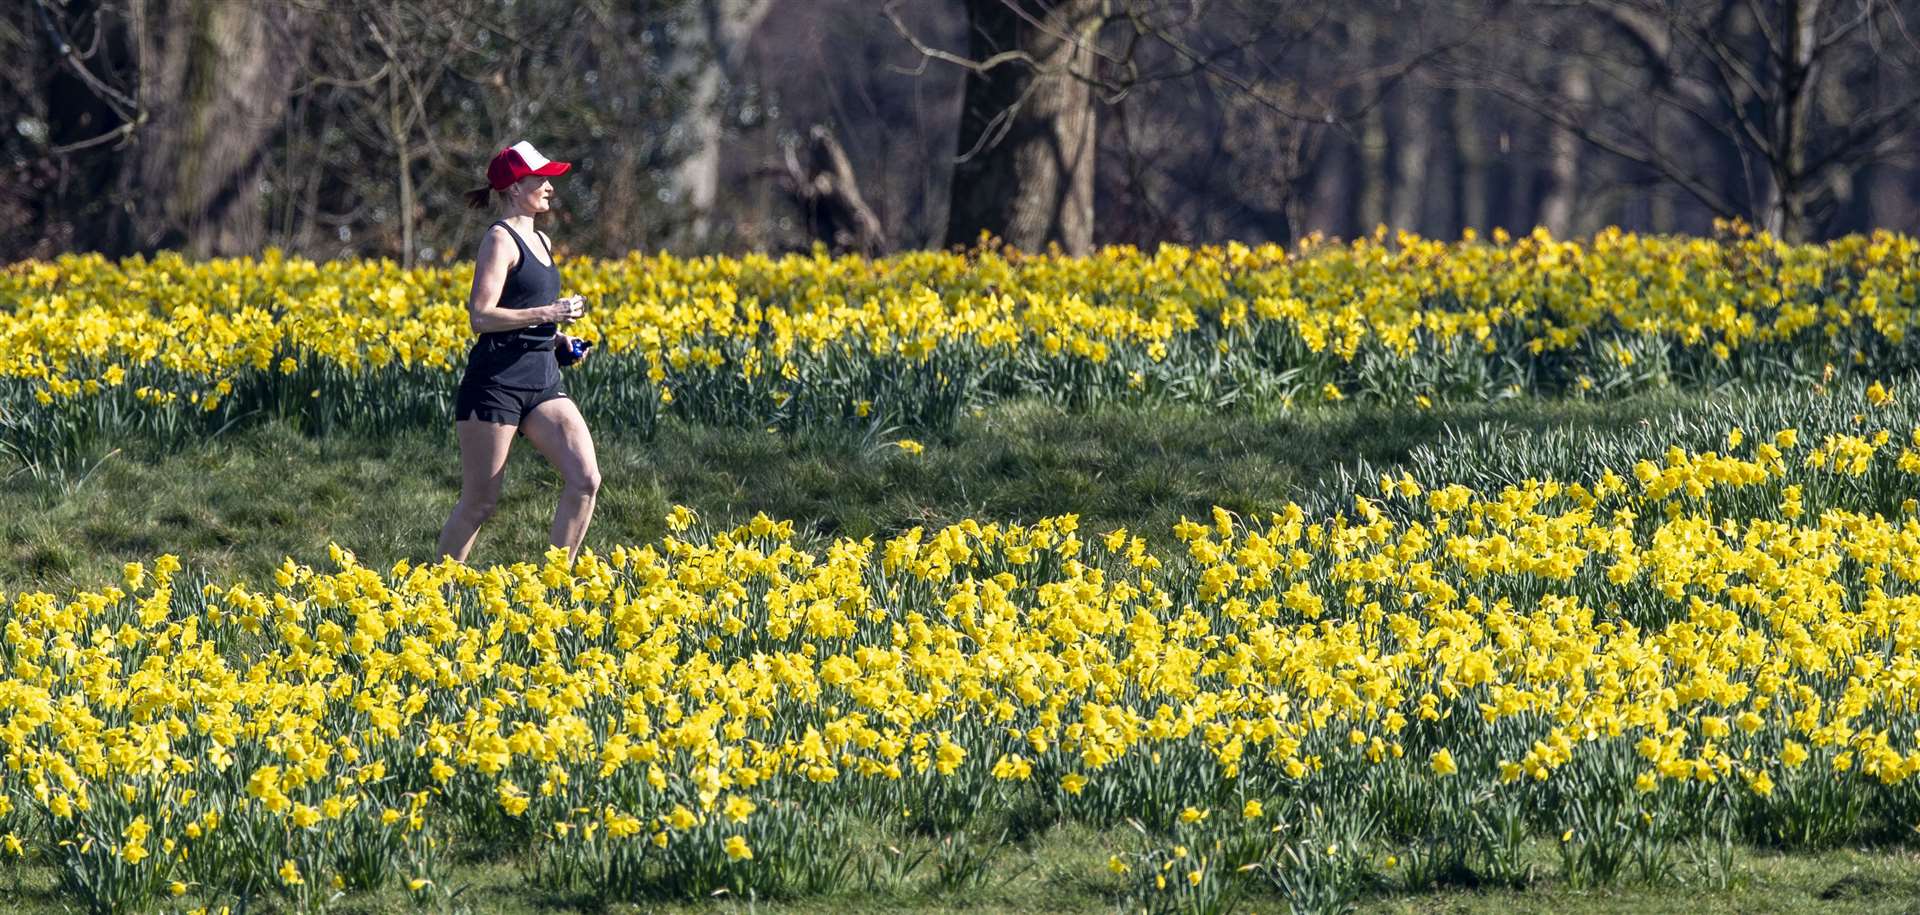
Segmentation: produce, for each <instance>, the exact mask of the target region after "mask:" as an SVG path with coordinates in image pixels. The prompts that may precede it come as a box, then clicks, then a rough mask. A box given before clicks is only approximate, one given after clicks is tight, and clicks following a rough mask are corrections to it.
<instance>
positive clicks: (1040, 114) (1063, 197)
mask: <svg viewBox="0 0 1920 915" xmlns="http://www.w3.org/2000/svg"><path fill="white" fill-rule="evenodd" d="M1101 5H1102V4H1101V3H1100V2H1099V0H1057V2H1055V3H1053V4H1052V6H1051V7H1049V8H1047V9H1045V10H1041V11H1038V12H1035V13H1034V15H1035V17H1036V18H1038V19H1039V21H1040V22H1041V23H1042V26H1041V27H1035V26H1034V25H1033V24H1032V23H1031V22H1028V21H1027V20H1026V19H1025V18H1023V17H1022V16H1021V15H1020V14H1019V13H1018V12H1016V11H1015V10H1013V9H1011V8H1010V7H1009V6H1008V5H1007V4H1005V3H1003V2H1002V0H967V17H968V21H969V25H970V35H971V41H970V42H969V55H970V56H971V57H972V58H973V59H974V60H975V61H982V60H986V59H987V58H990V57H992V56H993V55H995V54H998V53H1001V52H1003V51H1008V50H1013V49H1018V50H1020V51H1024V52H1025V53H1026V54H1028V55H1030V56H1031V57H1032V63H1027V62H1024V61H1015V62H1011V63H1003V64H1001V65H999V66H997V67H994V68H993V69H991V70H988V71H986V72H984V73H980V72H969V73H968V75H967V78H966V86H965V89H964V101H963V102H962V104H961V112H960V142H959V149H960V161H959V162H958V164H956V165H955V167H954V173H953V189H952V197H953V205H952V209H951V210H950V211H949V215H948V218H947V236H946V238H947V243H948V244H960V245H970V244H973V243H974V241H975V240H977V239H978V238H979V236H980V233H981V232H983V231H985V232H991V233H993V234H995V235H997V236H999V237H1000V238H1001V239H1002V240H1004V241H1006V242H1008V243H1010V244H1012V245H1014V246H1015V247H1018V248H1023V249H1026V250H1038V249H1040V248H1043V247H1045V246H1046V244H1047V243H1049V242H1058V243H1059V245H1060V247H1061V248H1062V249H1064V250H1065V251H1067V252H1069V253H1072V254H1084V253H1086V252H1088V251H1090V250H1092V248H1093V176H1094V167H1095V161H1096V160H1095V155H1094V152H1095V143H1094V136H1095V130H1094V128H1095V126H1096V122H1095V116H1094V107H1093V93H1092V90H1091V88H1090V87H1089V86H1088V85H1087V83H1086V82H1084V81H1082V80H1080V79H1076V78H1075V76H1074V74H1080V75H1081V76H1090V75H1092V72H1093V65H1094V55H1093V53H1092V51H1091V50H1090V48H1091V46H1092V44H1093V42H1094V40H1095V38H1096V36H1097V33H1098V32H1099V29H1100V25H1101V23H1102V21H1103V19H1102V16H1101V13H1100V8H1101ZM1028 11H1029V12H1031V11H1032V10H1031V7H1029V8H1028Z"/></svg>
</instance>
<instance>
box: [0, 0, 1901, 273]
mask: <svg viewBox="0 0 1920 915" xmlns="http://www.w3.org/2000/svg"><path fill="white" fill-rule="evenodd" d="M1917 112H1920V0H1907V2H1884V0H1820V2H1772V0H1619V2H1612V0H1504V2H1495V0H1433V2H1410V0H1407V2H1387V0H1345V2H1285V0H1051V2H1049V0H626V2H613V0H584V2H560V0H345V2H320V0H9V2H7V3H5V4H4V5H3V6H0V232H4V235H3V236H0V260H6V261H12V260H18V259H23V258H44V257H49V256H52V255H55V254H58V253H62V252H67V251H79V250H98V251H102V252H106V253H109V254H113V255H129V254H135V253H147V252H153V251H157V250H163V249H178V250H183V251H186V252H188V253H190V254H192V255H196V256H216V255H244V254H252V253H256V252H258V251H260V250H262V249H263V248H265V247H268V246H276V247H278V248H281V249H283V250H285V251H288V252H292V253H299V254H304V255H307V256H310V257H315V258H336V257H353V256H374V257H389V258H393V259H396V260H399V261H402V262H406V263H415V264H418V263H428V264H430V263H435V262H445V261H447V260H449V259H458V258H464V257H467V256H470V252H469V249H470V248H471V247H472V245H473V243H474V240H475V238H476V237H477V234H478V230H479V227H480V225H481V224H482V223H483V222H484V217H482V216H481V215H479V214H474V213H471V212H469V211H467V210H465V209H464V207H463V205H462V203H461V200H460V195H461V193H462V192H464V191H466V190H469V189H471V188H473V187H475V186H477V185H479V184H480V183H481V182H482V179H481V175H482V172H483V169H484V167H485V164H486V160H487V158H488V157H489V156H490V155H491V154H492V153H493V152H494V151H495V150H497V149H499V148H500V147H502V146H504V145H506V144H508V143H511V142H513V141H515V140H519V139H523V138H524V139H529V140H531V141H533V142H534V143H535V145H537V146H538V147H539V148H540V149H541V150H542V151H543V152H545V153H547V154H548V155H550V156H552V157H554V158H558V159H569V160H572V161H573V162H574V163H575V165H576V169H575V171H574V172H573V173H572V174H571V175H569V176H567V177H565V178H563V179H561V180H560V181H559V182H558V187H559V190H560V194H559V200H558V204H557V212H556V216H555V220H556V223H557V225H556V227H555V235H556V238H557V240H558V241H559V242H560V244H561V246H562V249H563V251H564V250H566V249H571V250H572V251H574V252H576V253H594V254H601V255H617V254H620V253H624V252H626V251H628V250H633V249H639V250H643V251H656V250H671V251H674V252H676V253H682V254H696V253H703V252H735V253H737V252H741V251H749V250H751V251H769V252H778V251H788V250H804V249H806V248H809V247H811V246H812V245H813V244H815V243H816V242H824V243H825V244H826V245H827V247H829V248H831V249H833V250H836V251H845V250H855V251H863V252H868V253H884V252H889V251H897V250H903V249H913V248H928V247H943V246H950V245H955V244H962V245H964V244H969V243H972V242H974V241H975V240H977V239H978V237H979V236H980V233H981V232H982V231H987V232H992V233H993V234H995V235H997V236H999V237H1000V238H1002V239H1005V240H1007V241H1009V242H1012V243H1014V244H1017V245H1020V246H1022V247H1027V248H1041V247H1044V246H1046V245H1048V244H1058V245H1060V246H1061V247H1062V248H1063V249H1065V250H1068V251H1074V252H1081V251H1086V250H1088V249H1090V248H1091V247H1093V246H1097V245H1101V244H1109V243H1119V244H1136V245H1145V246H1150V245H1153V244H1157V243H1159V242H1163V241H1169V242H1180V243H1206V242H1220V241H1225V240H1229V239H1232V240H1240V241H1244V242H1249V243H1253V242H1260V241H1275V242H1281V243H1291V242H1293V241H1295V240H1297V239H1300V238H1302V237H1304V236H1306V235H1308V234H1310V233H1314V232H1319V233H1324V234H1326V235H1332V236H1340V237H1347V238H1351V237H1354V236H1357V235H1364V234H1368V233H1371V232H1372V231H1373V230H1374V228H1375V227H1376V226H1381V225H1384V226H1387V227H1390V228H1391V229H1406V230H1411V231H1416V232H1419V233H1421V234H1424V235H1429V236H1438V237H1457V236H1459V235H1460V234H1461V233H1462V232H1463V231H1465V230H1468V229H1472V230H1476V231H1479V232H1483V233H1484V232H1489V231H1491V230H1492V229H1494V228H1495V227H1504V228H1505V229H1507V230H1508V231H1510V232H1514V233H1516V234H1518V233H1523V232H1526V231H1528V230H1530V229H1531V228H1532V227H1534V226H1536V225H1539V226H1545V227H1546V228H1547V229H1548V230H1549V231H1551V232H1553V233H1554V234H1555V235H1556V236H1560V237H1568V236H1579V235H1585V234H1588V233H1592V232H1594V231H1596V230H1598V229H1600V228H1601V227H1604V226H1607V225H1619V226H1621V227H1623V228H1626V229H1630V230H1639V231H1650V232H1688V233H1700V234H1705V233H1709V232H1712V231H1713V230H1714V220H1715V219H1717V218H1728V217H1740V218H1743V219H1745V220H1747V221H1749V222H1751V223H1752V224H1754V225H1756V226H1759V227H1763V228H1766V229H1769V230H1771V231H1774V232H1776V233H1778V234H1780V235H1783V236H1785V237H1788V238H1790V239H1795V240H1802V239H1805V240H1812V239H1821V238H1828V237H1833V236H1836V235H1841V234H1846V233H1851V232H1859V231H1864V230H1868V229H1872V228H1881V227H1884V228H1890V229H1895V230H1901V231H1906V232H1915V231H1920V157H1917V156H1916V153H1917V152H1920V113H1917Z"/></svg>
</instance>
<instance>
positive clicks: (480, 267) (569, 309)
mask: <svg viewBox="0 0 1920 915" xmlns="http://www.w3.org/2000/svg"><path fill="white" fill-rule="evenodd" d="M506 231H507V230H506V229H503V228H501V227H499V226H493V227H492V228H490V229H488V230H487V234H486V235H485V236H484V237H482V238H481V239H480V253H479V254H478V255H476V256H475V257H474V259H473V290H472V291H471V292H469V293H468V294H467V323H468V324H469V325H470V326H472V328H473V332H474V333H477V334H490V333H496V332H499V331H503V330H519V329H520V328H522V327H533V326H535V325H539V324H549V323H554V322H558V321H571V320H573V319H574V318H577V317H580V315H582V314H584V313H585V311H586V305H585V303H584V302H582V301H581V300H580V298H579V297H578V296H568V297H567V298H564V299H561V300H559V301H557V302H553V303H551V304H548V305H538V306H535V307H533V308H501V307H500V290H502V289H504V288H505V287H506V284H507V273H508V272H510V271H511V270H513V256H514V247H515V246H514V244H513V242H512V240H511V239H509V238H507V236H506Z"/></svg>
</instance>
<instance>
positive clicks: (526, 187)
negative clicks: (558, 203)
mask: <svg viewBox="0 0 1920 915" xmlns="http://www.w3.org/2000/svg"><path fill="white" fill-rule="evenodd" d="M512 190H513V195H512V196H513V201H514V202H515V203H517V204H519V205H520V208H521V209H523V210H526V211H527V212H529V213H545V212H547V210H548V208H550V207H551V206H552V204H553V182H551V181H548V180H547V178H546V176H545V175H528V176H526V177H525V178H522V179H520V180H519V181H515V182H514V183H513V189H512Z"/></svg>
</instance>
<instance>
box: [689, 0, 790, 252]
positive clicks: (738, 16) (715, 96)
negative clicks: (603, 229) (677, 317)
mask: <svg viewBox="0 0 1920 915" xmlns="http://www.w3.org/2000/svg"><path fill="white" fill-rule="evenodd" d="M772 8H773V0H690V2H688V3H686V4H685V5H684V6H683V7H682V8H681V10H680V16H679V17H678V19H679V30H678V34H677V35H676V37H675V44H674V46H673V47H672V49H671V51H670V56H669V62H668V65H667V67H666V73H667V80H668V82H669V83H672V82H678V81H685V82H686V84H687V106H686V108H685V110H684V111H683V113H682V114H681V115H680V119H679V124H677V125H674V126H678V127H679V128H680V129H681V130H682V131H683V132H684V134H685V135H687V136H688V137H690V142H689V147H688V152H687V153H686V155H685V156H684V157H682V158H681V159H680V161H679V163H678V164H676V165H675V166H674V168H673V171H672V173H671V176H670V178H669V181H668V186H669V189H670V191H671V193H672V195H673V202H674V204H675V205H676V206H680V207H684V208H685V210H684V211H685V213H686V215H687V221H686V231H685V239H684V240H685V241H687V242H689V243H691V244H692V245H694V246H700V245H704V244H705V243H706V242H707V241H708V239H709V238H710V237H711V236H712V234H713V208H714V204H715V202H716V201H717V200H718V199H719V192H720V147H721V140H722V136H721V135H722V134H723V133H724V129H723V128H724V125H725V122H726V117H727V112H726V111H725V109H724V101H725V100H724V98H723V97H722V96H723V95H724V94H725V92H726V90H727V89H728V88H730V87H731V86H733V85H734V84H735V83H737V82H738V81H739V73H740V66H741V63H742V57H743V55H744V54H745V52H746V49H747V42H748V40H749V39H751V38H752V37H753V33H754V30H756V29H758V28H759V27H760V22H761V20H763V19H765V18H766V17H767V12H768V11H769V10H771V9H772ZM669 129H671V128H669Z"/></svg>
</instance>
